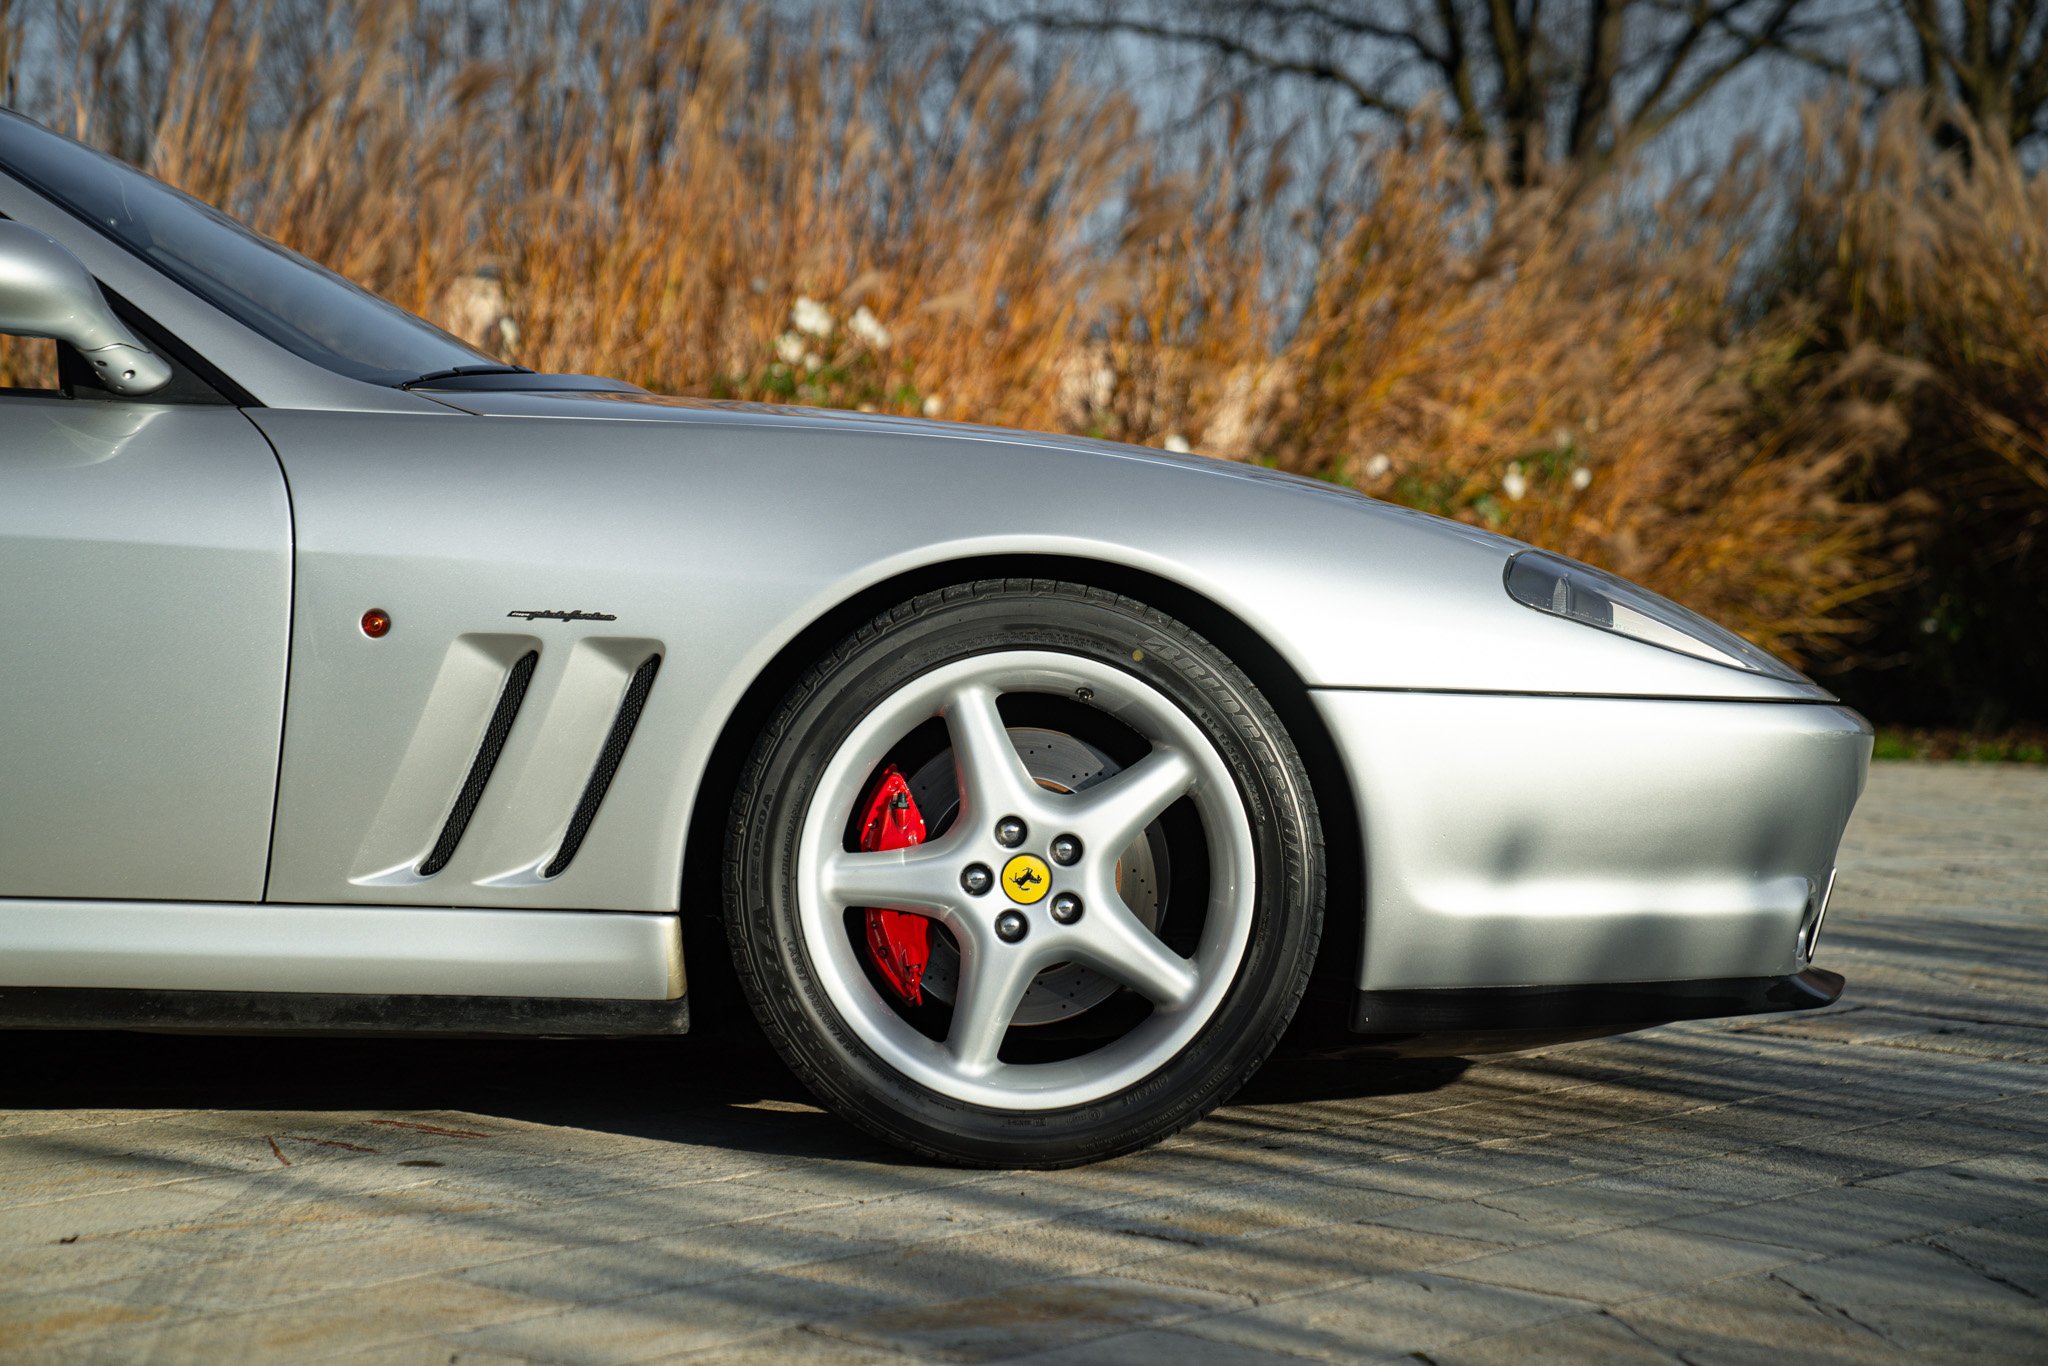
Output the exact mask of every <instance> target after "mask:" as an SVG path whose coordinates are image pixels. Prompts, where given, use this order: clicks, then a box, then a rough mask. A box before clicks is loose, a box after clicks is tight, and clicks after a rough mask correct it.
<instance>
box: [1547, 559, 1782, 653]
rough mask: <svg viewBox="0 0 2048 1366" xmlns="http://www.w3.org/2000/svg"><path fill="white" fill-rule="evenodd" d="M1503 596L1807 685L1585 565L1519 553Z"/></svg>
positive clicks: (1676, 609) (1727, 634)
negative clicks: (1506, 595)
mask: <svg viewBox="0 0 2048 1366" xmlns="http://www.w3.org/2000/svg"><path fill="white" fill-rule="evenodd" d="M1507 585H1508V595H1509V596H1510V597H1512V598H1513V599H1514V600H1515V601H1516V602H1519V603H1521V604H1522V605H1523V606H1525V607H1533V608H1535V609H1536V610H1537V611H1539V612H1548V613H1549V614H1550V615H1552V616H1555V617H1564V618H1566V619H1568V620H1571V621H1576V622H1581V623H1583V624H1585V625H1587V626H1597V627H1599V628H1600V629H1601V630H1603V631H1613V632H1614V633H1615V634H1617V635H1624V636H1627V637H1628V638H1629V639H1631V640H1640V641H1642V642H1643V643H1644V644H1645V645H1657V646H1661V647H1662V648H1664V649H1666V650H1676V651H1678V652H1679V653H1680V654H1687V655H1691V656H1693V657H1694V658H1695V659H1705V660H1709V661H1711V662H1713V663H1715V664H1725V665H1727V666H1728V667H1729V668H1731V669H1743V670H1746V671H1748V672H1750V673H1756V674H1764V675H1766V676H1768V677H1771V678H1778V679H1783V680H1784V681H1785V682H1787V683H1808V682H1811V681H1812V680H1810V679H1808V678H1807V677H1806V676H1805V675H1804V674H1802V673H1800V672H1799V671H1798V670H1797V669H1794V668H1793V667H1792V666H1791V665H1789V664H1786V663H1784V662H1782V661H1781V660H1778V659H1775V658H1773V657H1772V656H1771V655H1769V654H1768V653H1766V652H1765V651H1763V650H1759V649H1758V648H1757V647H1756V646H1754V645H1752V644H1750V643H1749V642H1748V641H1746V640H1744V639H1743V638H1742V637H1741V636H1738V635H1736V634H1735V633H1734V632H1733V631H1729V630H1725V629H1723V628H1722V627H1719V626H1716V625H1715V624H1714V623H1713V622H1711V621H1708V620H1707V619H1706V618H1705V617H1703V616H1701V615H1700V614H1699V613H1697V612H1694V611H1690V610H1688V609H1686V608H1683V607H1680V606H1679V605H1678V604H1677V603H1675V602H1672V601H1671V600H1670V599H1669V598H1660V597H1658V596H1657V595H1656V594H1655V593H1652V592H1650V591H1649V590H1648V589H1644V588H1638V587H1636V586H1635V585H1634V584H1632V583H1630V582H1628V581H1627V580H1626V579H1618V578H1616V577H1615V576H1614V575H1612V574H1608V573H1603V572H1602V571H1600V570H1598V569H1595V568H1593V567H1592V566H1590V565H1583V564H1580V563H1579V562H1578V561H1576V560H1567V559H1566V558H1564V557H1563V556H1562V555H1552V554H1551V553H1549V552H1548V551H1544V550H1524V551H1522V552H1521V553H1520V554H1518V555H1516V556H1515V557H1514V558H1513V559H1511V560H1509V561H1508V572H1507Z"/></svg>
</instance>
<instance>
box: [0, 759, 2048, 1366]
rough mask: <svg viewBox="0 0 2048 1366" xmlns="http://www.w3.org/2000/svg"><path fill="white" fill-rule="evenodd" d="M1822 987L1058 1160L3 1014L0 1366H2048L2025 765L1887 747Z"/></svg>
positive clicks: (2042, 1019)
mask: <svg viewBox="0 0 2048 1366" xmlns="http://www.w3.org/2000/svg"><path fill="white" fill-rule="evenodd" d="M1820 962H1821V964H1822V965H1823V966H1828V967H1833V968H1835V969H1837V970H1839V971H1842V972H1844V973H1846V974H1848V976H1849V979H1850V984H1851V985H1850V993H1849V995H1848V997H1847V998H1846V1000H1845V1002H1844V1004H1843V1005H1841V1006H1838V1007H1836V1008H1835V1009H1833V1010H1830V1011H1827V1012H1824V1013H1819V1014H1814V1015H1806V1016H1800V1017H1793V1018H1780V1019H1775V1020H1773V1019H1759V1020H1749V1021H1737V1022H1724V1023H1713V1022H1701V1023H1694V1024H1686V1025H1679V1026H1672V1027H1667V1028H1664V1029H1660V1030H1655V1031H1651V1032H1648V1033H1644V1034H1639V1035H1635V1036H1631V1037H1626V1038H1620V1039H1609V1040H1600V1041H1594V1042H1587V1043H1580V1044H1574V1045H1571V1046H1568V1047H1561V1048H1554V1049H1551V1050H1549V1051H1547V1052H1543V1053H1537V1054H1529V1055H1521V1056H1513V1057H1504V1058H1495V1059H1491V1060H1484V1061H1481V1062H1479V1063H1477V1064H1475V1065H1472V1066H1470V1067H1469V1068H1468V1067H1465V1066H1464V1065H1462V1064H1458V1063H1433V1064H1411V1065H1404V1066H1388V1065H1386V1064H1374V1063H1368V1062H1361V1061H1359V1060H1357V1059H1345V1058H1341V1057H1318V1056H1314V1055H1298V1056H1294V1057H1291V1058H1288V1059H1283V1060H1281V1061H1279V1062H1278V1063H1276V1064H1275V1065H1274V1066H1272V1067H1270V1068H1269V1069H1268V1071H1267V1073H1266V1074H1265V1075H1264V1076H1263V1077H1262V1078H1261V1079H1260V1080H1259V1081H1258V1082H1256V1083H1255V1084H1254V1087H1253V1089H1252V1091H1251V1092H1250V1093H1248V1094H1247V1095H1245V1096H1244V1097H1242V1098H1241V1099H1240V1100H1239V1101H1238V1102H1237V1103H1236V1104H1233V1105H1231V1106H1230V1107H1228V1108H1227V1109H1225V1110H1224V1111H1222V1112H1220V1113H1219V1114H1218V1115H1216V1116H1215V1117H1213V1118H1212V1119H1210V1120H1209V1121H1207V1122H1205V1123H1203V1124H1201V1125H1199V1126H1197V1127H1196V1128H1194V1129H1192V1130H1190V1131H1189V1132H1188V1133H1186V1134H1184V1135H1182V1136H1181V1137H1179V1138H1178V1139H1176V1140H1174V1141H1173V1142H1171V1143H1169V1144H1167V1145H1165V1146H1164V1147H1162V1148H1159V1149H1157V1150H1154V1151H1152V1152H1148V1153H1144V1154H1140V1155H1138V1156H1135V1157H1132V1158H1127V1159H1124V1160H1121V1161H1117V1162H1113V1163H1108V1164H1105V1165H1102V1166H1098V1167H1094V1168H1090V1169H1086V1170H1082V1171H1074V1172H1065V1173H1057V1174H1050V1175H1038V1174H988V1173H962V1172H952V1171H945V1170H934V1169H930V1168H924V1167H919V1166H915V1165H910V1164H907V1163H903V1162H899V1161H897V1160H896V1159H895V1158H894V1157H893V1156H892V1155H891V1154H890V1153H888V1152H886V1151H883V1150H882V1149H880V1148H878V1147H876V1146H875V1145H873V1144H871V1143H869V1142H867V1141H865V1140H863V1139H861V1138H859V1137H858V1136H857V1135H855V1134H853V1133H852V1132H851V1131H849V1130H847V1129H845V1128H843V1127H841V1126H840V1125H839V1124H838V1123H837V1122H835V1121H834V1120H832V1119H831V1118H829V1117H828V1116H825V1115H823V1114H821V1113H820V1112H818V1111H817V1110H816V1109H815V1108H813V1107H812V1106H810V1105H809V1104H807V1103H806V1101H805V1099H804V1097H803V1096H802V1094H801V1093H800V1092H799V1091H797V1090H795V1089H794V1088H793V1087H792V1084H791V1083H790V1082H789V1081H788V1080H787V1078H786V1077H784V1076H783V1075H782V1074H781V1073H780V1071H779V1070H778V1069H777V1068H776V1067H775V1065H774V1063H773V1061H772V1058H769V1057H767V1056H765V1055H764V1054H763V1053H762V1052H761V1051H760V1050H759V1049H758V1048H757V1047H753V1046H750V1045H748V1044H746V1043H744V1042H739V1041H735V1040H734V1039H733V1038H731V1037H725V1038H717V1039H703V1038H697V1039H689V1040H682V1041H671V1042H644V1043H639V1042H636V1043H616V1044H591V1043H585V1044H568V1043H562V1044H532V1043H520V1044H498V1043H458V1042H403V1041H390V1042H348V1041H339V1040H264V1041H242V1040H207V1039H164V1038H147V1037H134V1038H128V1037H120V1036H112V1035H78V1036H56V1035H39V1036H27V1035H23V1036H14V1037H10V1038H7V1039H6V1041H5V1045H4V1046H5V1048H6V1053H5V1054H4V1057H5V1059H6V1065H5V1068H4V1070H0V1077H4V1079H5V1080H4V1081H0V1106H4V1107H7V1108H5V1109H0V1357H6V1358H7V1359H10V1360H24V1361H41V1360H63V1361H67V1362H68V1361H166V1362H182V1361H207V1362H213V1361H222V1360H234V1361H240V1360H260V1361H279V1360H298V1359H314V1358H342V1359H347V1360H354V1361H358V1362H362V1361H392V1362H429V1361H431V1362H448V1361H463V1362H472V1361H475V1362H486V1361H494V1360H546V1361H572V1362H585V1361H589V1362H612V1361H641V1360H652V1359H667V1358H672V1357H679V1356H687V1355H693V1354H695V1355H697V1356H699V1357H701V1359H704V1360H712V1361H734V1362H738V1361H753V1360H760V1361H774V1362H782V1361H808V1360H825V1361H851V1362H895V1363H900V1362H902V1361H904V1360H905V1359H906V1358H913V1359H928V1360H941V1361H968V1362H974V1361H995V1360H1003V1361H1011V1360H1026V1361H1031V1362H1038V1363H1051V1362H1117V1363H1130V1362H1139V1361H1149V1360H1154V1359H1161V1360H1170V1361H1172V1362H1174V1363H1176V1366H1200V1363H1210V1362H1236V1361H1253V1360H1273V1359H1276V1358H1287V1357H1299V1358H1331V1359H1345V1360H1351V1359H1357V1358H1362V1357H1372V1356H1378V1355H1409V1354H1414V1355H1417V1356H1419V1357H1421V1358H1422V1359H1426V1360H1431V1361H1436V1362H1454V1361H1456V1362H1489V1361H1514V1362H1518V1363H1519V1362H1523V1361H1527V1360H1531V1359H1536V1358H1542V1357H1545V1356H1552V1357H1570V1358H1591V1357H1598V1358H1602V1359H1614V1360H1624V1361H1627V1360H1645V1361H1667V1360H1683V1361H1700V1362H1709V1361H1732V1360H1750V1359H1760V1358H1765V1357H1768V1358H1771V1359H1772V1360H1774V1361H1784V1360H1806V1359H1816V1360H1818V1359H1847V1358H1854V1359H1857V1360H1871V1359H1885V1358H1889V1357H1893V1356H1899V1355H1904V1354H1909V1353H1912V1354H1923V1353H1932V1354H1939V1355H1942V1356H1951V1355H1957V1354H1962V1353H1966V1352H1967V1353H1973V1354H1976V1355H1979V1356H1984V1357H1989V1358H1994V1359H1996V1358H2005V1359H2029V1358H2031V1359H2041V1358H2043V1357H2044V1356H2048V1066H2044V1063H2048V771H2044V770H2039V769H2033V770H2028V769H2001V768H1990V767H1934V766H1914V765H1883V766H1880V767H1879V768H1878V770H1877V772H1876V773H1875V774H1874V775H1873V777H1872V779H1871V784H1870V790H1869V794H1868V796H1867V798H1866V801H1865V805H1864V807H1863V809H1862V811H1861V812H1860V813H1859V815H1858V817H1857V821H1856V824H1855V826H1854V827H1853V828H1852V831H1851V836H1850V841H1849V849H1848V851H1847V854H1846V857H1845V860H1844V864H1843V870H1842V874H1841V881H1840V884H1839V886H1838V890H1837V892H1836V903H1835V908H1834V911H1833V914H1832V916H1831V918H1830V925H1829V931H1828V935H1827V937H1826V939H1825V941H1824V943H1823V946H1822V950H1821V954H1820Z"/></svg>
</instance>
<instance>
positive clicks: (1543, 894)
mask: <svg viewBox="0 0 2048 1366" xmlns="http://www.w3.org/2000/svg"><path fill="white" fill-rule="evenodd" d="M1313 697H1314V699H1315V703H1316V707H1317V710H1318V711H1319V713H1320V714H1321V716H1322V719H1323V722H1324V724H1325V726H1326V727H1327V728H1328V730H1329V732H1330V735H1331V738H1332V739H1333V741H1334V742H1335V744H1336V747H1337V750H1338V752H1339V755H1340V757H1341V759H1342V761H1343V763H1344V765H1345V767H1346V770H1347V772H1348V774H1349V777H1350V779H1351V785H1352V792H1353V794H1354V795H1355V796H1356V798H1357V806H1358V813H1359V820H1360V825H1361V831H1360V834H1361V838H1362V839H1363V841H1364V853H1365V858H1364V867H1365V883H1366V893H1365V906H1364V915H1365V926H1364V933H1363V936H1362V949H1361V954H1360V961H1359V965H1358V975H1357V984H1358V988H1359V990H1360V991H1361V992H1365V993H1385V992H1416V991H1425V990H1444V989H1457V990H1463V989H1471V988H1486V987H1507V988H1571V989H1582V988H1589V987H1601V986H1630V985H1631V984H1635V985H1640V984H1646V983H1681V982H1698V981H1721V982H1725V981H1731V980H1753V979H1784V978H1791V977H1793V976H1795V975H1796V974H1798V973H1800V972H1801V971H1802V970H1803V969H1805V968H1806V966H1807V962H1806V958H1805V951H1806V947H1807V944H1808V942H1809V940H1810V935H1802V927H1806V928H1808V929H1809V930H1810V928H1811V925H1812V918H1813V916H1814V915H1815V914H1816V913H1817V912H1818V909H1819V907H1820V905H1821V899H1822V898H1823V896H1824V895H1825V892H1826V889H1827V887H1828V883H1829V879H1830V877H1831V875H1832V872H1833V870H1834V865H1835V854H1836V849H1837V847H1838V846H1839V844H1840V842H1841V837H1842V830H1843V827H1844V826H1845V825H1847V823H1848V820H1849V813H1850V811H1851V810H1852V809H1853V808H1854V806H1855V804H1856V799H1857V797H1858V795H1859V794H1860V793H1861V792H1862V789H1863V781H1864V778H1865V777H1866V775H1867V774H1868V771H1869V763H1870V747H1871V732H1870V727H1869V724H1868V723H1867V722H1865V721H1864V720H1863V718H1862V717H1860V716H1858V715H1857V714H1856V713H1855V712H1853V711H1849V710H1848V709H1846V708H1843V707H1838V706H1832V705H1826V704H1819V703H1805V702H1784V703H1776V702H1736V701H1708V700H1667V699H1653V698H1595V697H1554V696H1527V695H1496V694H1477V693H1428V692H1392V691H1384V692H1383V691H1368V690H1355V691H1340V690H1319V691H1316V692H1315V693H1313ZM1710 1013H1718V1012H1710Z"/></svg>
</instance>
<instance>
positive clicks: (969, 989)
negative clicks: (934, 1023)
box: [946, 937, 1039, 1077]
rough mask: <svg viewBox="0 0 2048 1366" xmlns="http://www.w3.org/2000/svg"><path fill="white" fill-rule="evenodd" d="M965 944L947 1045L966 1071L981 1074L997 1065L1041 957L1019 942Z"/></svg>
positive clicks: (970, 940)
mask: <svg viewBox="0 0 2048 1366" xmlns="http://www.w3.org/2000/svg"><path fill="white" fill-rule="evenodd" d="M961 949H962V954H961V963H960V994H959V996H958V997H956V998H955V1000H954V1003H953V1024H952V1027H951V1028H950V1029H948V1030H947V1031H946V1050H947V1051H948V1052H949V1053H951V1054H952V1057H953V1065H954V1066H955V1067H957V1068H958V1069H959V1070H960V1071H961V1072H962V1073H964V1074H966V1075H968V1076H971V1077H978V1076H982V1075H985V1074H986V1073H987V1072H988V1071H989V1069H991V1068H993V1067H994V1066H995V1065H996V1061H997V1059H996V1052H997V1050H998V1049H1000V1048H1001V1047H1002V1046H1003V1035H1004V1034H1005V1033H1007V1032H1008V1031H1009V1028H1010V1021H1012V1020H1014V1019H1015V1018H1016V1017H1017V1007H1018V1006H1019V1005H1021V1004H1023V1001H1024V993H1025V992H1026V991H1027V990H1029V989H1030V986H1031V980H1032V978H1034V977H1036V976H1037V975H1038V968H1039V961H1038V955H1037V954H1035V953H1032V952H1029V951H1027V950H1025V949H1023V948H1021V947H1019V946H1016V945H1010V944H1002V943H995V942H990V941H988V940H982V939H978V938H974V937H970V938H968V939H966V940H965V941H964V942H963V943H962V944H961Z"/></svg>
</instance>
